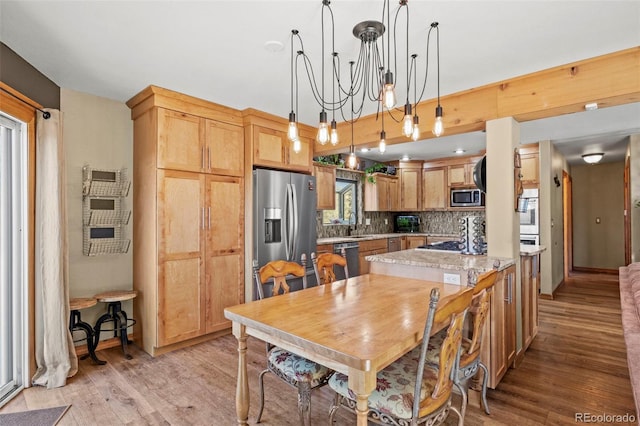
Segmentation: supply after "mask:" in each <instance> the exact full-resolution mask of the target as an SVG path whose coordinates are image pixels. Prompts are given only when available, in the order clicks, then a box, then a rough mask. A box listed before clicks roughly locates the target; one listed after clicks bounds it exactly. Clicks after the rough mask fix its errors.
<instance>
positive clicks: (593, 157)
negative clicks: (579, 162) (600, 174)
mask: <svg viewBox="0 0 640 426" xmlns="http://www.w3.org/2000/svg"><path fill="white" fill-rule="evenodd" d="M602 157H604V154H603V153H602V152H594V153H592V154H585V155H583V156H582V159H583V160H584V161H585V162H587V163H589V164H596V163H597V162H599V161H600V160H602Z"/></svg>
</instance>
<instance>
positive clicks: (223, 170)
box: [127, 86, 244, 355]
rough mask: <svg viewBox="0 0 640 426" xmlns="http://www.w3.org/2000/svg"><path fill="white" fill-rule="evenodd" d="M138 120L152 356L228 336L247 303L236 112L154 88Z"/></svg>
mask: <svg viewBox="0 0 640 426" xmlns="http://www.w3.org/2000/svg"><path fill="white" fill-rule="evenodd" d="M127 105H128V106H129V107H130V108H131V111H132V112H131V116H132V119H133V120H134V147H133V163H134V166H133V187H134V191H133V192H134V196H133V287H134V289H135V290H137V291H138V297H136V299H134V308H133V311H134V312H133V317H134V318H135V319H136V320H137V324H136V326H135V329H134V338H135V339H136V342H137V343H138V344H139V345H140V346H142V347H143V348H144V350H145V351H146V352H148V353H149V354H151V355H159V354H161V353H164V352H167V351H169V350H173V349H176V348H178V347H182V346H186V345H189V344H192V343H195V342H198V341H200V340H205V339H207V338H210V337H214V336H216V335H218V334H223V333H227V332H228V331H229V329H230V327H231V324H230V322H229V321H228V320H226V319H225V318H224V315H223V310H224V308H225V307H227V306H232V305H236V304H238V303H241V302H243V301H244V178H243V176H244V130H243V127H242V115H241V113H240V112H239V111H236V110H233V109H231V108H227V107H224V106H221V105H217V104H214V103H211V102H207V101H204V100H201V99H197V98H193V97H190V96H187V95H183V94H180V93H176V92H172V91H170V90H166V89H162V88H159V87H155V86H149V87H147V88H146V89H144V90H143V91H142V92H140V93H139V94H137V95H136V96H134V97H133V98H132V99H130V100H129V101H128V102H127Z"/></svg>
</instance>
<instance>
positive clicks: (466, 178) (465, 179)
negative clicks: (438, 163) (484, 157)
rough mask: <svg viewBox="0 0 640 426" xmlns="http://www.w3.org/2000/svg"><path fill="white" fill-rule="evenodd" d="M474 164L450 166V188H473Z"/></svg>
mask: <svg viewBox="0 0 640 426" xmlns="http://www.w3.org/2000/svg"><path fill="white" fill-rule="evenodd" d="M474 166H475V163H474V164H471V163H464V164H455V165H451V166H449V186H471V185H475V183H474V182H473V167H474Z"/></svg>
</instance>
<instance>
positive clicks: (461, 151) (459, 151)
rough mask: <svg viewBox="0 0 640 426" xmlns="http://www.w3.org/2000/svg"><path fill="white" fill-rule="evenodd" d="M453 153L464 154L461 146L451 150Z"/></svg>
mask: <svg viewBox="0 0 640 426" xmlns="http://www.w3.org/2000/svg"><path fill="white" fill-rule="evenodd" d="M453 152H454V153H455V154H464V149H462V148H456V150H455V151H453Z"/></svg>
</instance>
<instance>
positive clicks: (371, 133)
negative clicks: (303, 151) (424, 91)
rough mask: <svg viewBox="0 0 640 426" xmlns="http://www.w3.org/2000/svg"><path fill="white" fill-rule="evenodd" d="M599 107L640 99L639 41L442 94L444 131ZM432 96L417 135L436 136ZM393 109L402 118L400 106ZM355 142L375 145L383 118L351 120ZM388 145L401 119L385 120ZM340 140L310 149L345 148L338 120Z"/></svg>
mask: <svg viewBox="0 0 640 426" xmlns="http://www.w3.org/2000/svg"><path fill="white" fill-rule="evenodd" d="M591 102H597V103H598V108H606V107H611V106H615V105H623V104H628V103H633V102H640V46H637V47H633V48H630V49H626V50H621V51H619V52H614V53H609V54H606V55H602V56H598V57H595V58H591V59H585V60H582V61H578V62H574V63H571V64H566V65H561V66H558V67H555V68H549V69H546V70H543V71H538V72H535V73H531V74H526V75H523V76H519V77H514V78H511V79H508V80H504V81H500V82H497V83H491V84H488V85H486V86H481V87H478V88H474V89H469V90H465V91H462V92H457V93H453V94H450V95H447V96H442V97H441V98H440V104H441V105H442V107H443V110H444V114H443V117H442V118H443V122H444V126H445V135H455V134H462V133H468V132H472V131H479V130H484V128H485V123H486V122H487V121H488V120H494V119H497V118H503V117H513V118H514V119H515V120H517V121H519V122H525V121H530V120H537V119H540V118H548V117H555V116H559V115H563V114H571V113H575V112H581V111H584V106H585V104H587V103H591ZM436 105H437V102H436V100H435V99H429V100H425V101H423V102H420V104H419V105H418V116H419V117H420V128H421V130H422V133H421V137H420V139H431V138H434V137H435V136H433V134H432V133H431V128H432V127H433V121H434V118H435V108H436ZM394 114H396V115H397V116H398V117H402V114H403V108H402V107H401V108H398V109H397V110H396V111H395V112H394ZM353 130H354V145H356V146H357V147H365V146H367V147H374V146H377V144H378V142H379V140H380V130H381V123H380V121H379V120H376V116H375V114H372V115H368V116H365V117H362V118H360V120H358V121H357V122H356V123H355V124H354V129H353ZM385 132H386V135H387V140H386V141H387V145H391V144H397V143H406V142H409V141H410V140H408V139H407V138H406V137H405V136H403V135H402V133H401V125H400V123H396V122H394V121H392V120H386V121H385ZM338 133H339V136H340V143H339V144H338V145H337V146H331V145H324V146H322V145H320V144H318V143H317V142H316V143H315V147H314V154H317V155H323V154H331V153H338V152H345V151H347V150H348V148H349V146H350V144H351V127H350V125H349V124H348V123H340V124H339V125H338Z"/></svg>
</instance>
